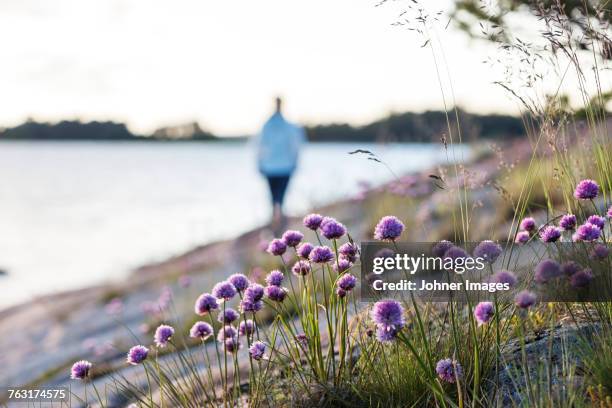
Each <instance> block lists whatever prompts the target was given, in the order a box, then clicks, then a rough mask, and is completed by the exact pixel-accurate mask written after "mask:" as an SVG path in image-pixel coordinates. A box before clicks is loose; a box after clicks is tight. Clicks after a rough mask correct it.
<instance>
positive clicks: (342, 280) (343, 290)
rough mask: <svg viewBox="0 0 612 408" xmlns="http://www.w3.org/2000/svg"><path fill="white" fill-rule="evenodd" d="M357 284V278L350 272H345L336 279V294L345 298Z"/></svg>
mask: <svg viewBox="0 0 612 408" xmlns="http://www.w3.org/2000/svg"><path fill="white" fill-rule="evenodd" d="M355 285H357V278H356V277H355V276H353V275H351V274H350V273H345V274H344V275H342V276H340V277H339V278H338V280H337V281H336V286H337V288H336V294H337V295H338V296H339V297H341V298H343V297H345V296H346V295H347V293H348V292H350V291H351V290H353V289H354V288H355Z"/></svg>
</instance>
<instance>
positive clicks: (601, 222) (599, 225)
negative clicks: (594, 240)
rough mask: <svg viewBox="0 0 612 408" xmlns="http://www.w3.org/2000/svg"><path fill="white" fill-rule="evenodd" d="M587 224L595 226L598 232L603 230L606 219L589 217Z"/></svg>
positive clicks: (597, 216) (595, 216) (594, 216)
mask: <svg viewBox="0 0 612 408" xmlns="http://www.w3.org/2000/svg"><path fill="white" fill-rule="evenodd" d="M587 222H588V223H589V224H593V225H595V226H596V227H597V228H599V229H600V230H602V229H604V227H605V225H606V219H605V218H604V217H600V216H599V215H591V216H590V217H589V218H587Z"/></svg>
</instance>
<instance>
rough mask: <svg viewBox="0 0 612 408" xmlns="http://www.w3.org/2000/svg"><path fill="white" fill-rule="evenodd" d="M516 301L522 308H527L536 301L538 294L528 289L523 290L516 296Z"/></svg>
mask: <svg viewBox="0 0 612 408" xmlns="http://www.w3.org/2000/svg"><path fill="white" fill-rule="evenodd" d="M514 303H515V304H516V305H517V306H518V307H520V308H521V309H527V308H529V307H531V306H533V305H535V303H536V295H535V294H534V293H532V292H529V291H528V290H523V291H521V292H519V293H517V295H516V296H515V297H514Z"/></svg>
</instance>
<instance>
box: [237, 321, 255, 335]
mask: <svg viewBox="0 0 612 408" xmlns="http://www.w3.org/2000/svg"><path fill="white" fill-rule="evenodd" d="M238 333H240V335H241V336H250V335H251V334H253V333H255V322H253V320H251V319H248V320H243V321H241V322H240V325H239V326H238Z"/></svg>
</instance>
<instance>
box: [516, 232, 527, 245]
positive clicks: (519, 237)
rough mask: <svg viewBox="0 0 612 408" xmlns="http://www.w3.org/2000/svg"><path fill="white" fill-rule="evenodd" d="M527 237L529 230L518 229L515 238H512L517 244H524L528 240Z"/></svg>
mask: <svg viewBox="0 0 612 408" xmlns="http://www.w3.org/2000/svg"><path fill="white" fill-rule="evenodd" d="M529 238H530V235H529V232H527V231H519V232H517V233H516V238H515V239H514V242H516V243H517V244H519V245H522V244H526V243H527V241H529Z"/></svg>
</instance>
